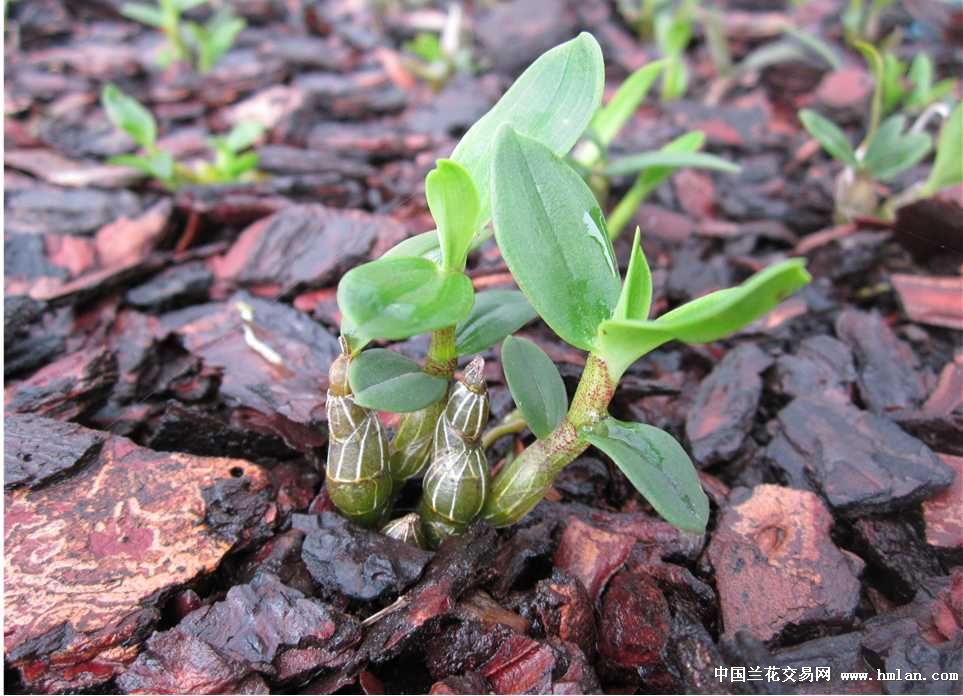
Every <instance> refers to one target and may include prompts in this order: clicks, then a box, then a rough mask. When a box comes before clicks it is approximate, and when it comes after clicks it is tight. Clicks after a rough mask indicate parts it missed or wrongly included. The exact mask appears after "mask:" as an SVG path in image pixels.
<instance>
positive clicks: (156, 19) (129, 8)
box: [120, 2, 164, 28]
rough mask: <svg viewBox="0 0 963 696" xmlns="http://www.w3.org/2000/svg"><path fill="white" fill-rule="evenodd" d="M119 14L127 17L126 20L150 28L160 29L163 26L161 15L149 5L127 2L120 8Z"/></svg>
mask: <svg viewBox="0 0 963 696" xmlns="http://www.w3.org/2000/svg"><path fill="white" fill-rule="evenodd" d="M120 13H121V14H122V15H123V16H124V17H127V19H133V20H134V21H135V22H140V23H141V24H146V25H148V26H151V27H157V28H161V27H163V26H164V15H163V13H162V12H161V11H160V10H158V9H157V8H156V7H152V6H151V5H144V4H142V3H139V2H127V3H124V4H123V5H122V6H121V8H120Z"/></svg>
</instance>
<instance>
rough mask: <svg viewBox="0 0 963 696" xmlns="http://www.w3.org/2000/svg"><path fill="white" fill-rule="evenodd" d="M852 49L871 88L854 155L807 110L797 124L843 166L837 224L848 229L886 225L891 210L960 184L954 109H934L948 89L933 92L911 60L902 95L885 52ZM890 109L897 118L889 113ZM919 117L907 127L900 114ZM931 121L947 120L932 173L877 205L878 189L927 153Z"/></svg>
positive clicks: (921, 62) (920, 64)
mask: <svg viewBox="0 0 963 696" xmlns="http://www.w3.org/2000/svg"><path fill="white" fill-rule="evenodd" d="M854 46H855V47H856V48H857V49H858V50H859V51H860V52H861V53H862V54H863V56H864V57H865V59H866V62H867V63H868V65H869V67H870V71H871V73H872V74H873V77H874V79H875V85H876V86H875V89H874V91H873V96H872V99H871V102H870V113H869V117H868V120H867V125H866V134H865V136H864V137H863V140H862V142H861V143H860V144H859V146H858V147H856V148H855V149H854V148H853V146H852V144H851V143H850V141H849V138H848V137H847V136H846V134H845V133H844V132H843V131H842V129H841V128H840V127H839V126H837V125H836V124H835V123H833V122H832V121H830V120H829V119H827V118H825V117H824V116H821V115H819V114H817V113H816V112H814V111H810V110H808V109H803V110H802V111H800V112H799V120H800V121H801V122H802V124H803V127H805V128H806V130H807V131H809V134H810V135H812V136H813V138H815V139H816V140H817V141H818V142H819V144H820V145H822V147H823V149H824V150H825V151H826V152H827V153H829V154H830V155H831V156H832V157H833V158H835V159H836V160H838V161H839V162H840V163H841V164H842V165H843V169H842V171H841V172H840V173H839V176H838V177H837V178H836V187H835V194H834V195H835V203H836V219H837V220H838V221H840V222H847V221H850V220H852V219H854V218H857V217H871V216H875V215H881V216H883V217H884V218H890V219H891V218H892V217H893V216H894V215H895V211H896V209H897V208H898V207H900V206H902V205H906V204H907V203H910V202H912V201H914V200H916V199H918V198H921V197H925V196H931V195H933V194H934V193H936V192H937V191H938V190H939V189H940V188H943V187H945V186H952V185H954V184H955V183H958V182H959V181H961V180H963V160H961V159H960V157H959V155H958V153H959V152H960V148H961V142H963V141H961V139H959V138H957V139H956V140H954V135H955V133H956V131H955V129H957V128H958V127H959V126H958V125H956V124H958V122H959V119H960V118H961V116H960V103H957V104H956V106H955V108H953V110H952V112H951V111H950V107H949V106H948V105H946V104H942V103H940V101H939V100H940V99H941V98H943V96H945V94H946V93H947V92H949V91H951V90H952V88H953V86H954V85H953V82H952V81H949V82H947V81H945V80H944V81H943V82H940V83H937V84H936V85H933V83H932V64H931V63H930V62H929V59H928V58H927V57H926V56H925V55H922V54H921V55H920V56H917V57H916V59H915V60H914V61H913V64H912V66H911V68H910V73H909V74H910V80H911V87H910V88H904V87H903V84H902V75H903V69H904V68H903V66H902V64H901V63H900V62H899V61H898V60H896V58H895V57H894V56H893V55H892V53H890V52H886V53H884V54H881V53H880V52H879V51H877V50H876V48H875V47H873V46H871V45H870V44H867V43H863V42H860V41H856V42H855V43H854ZM894 110H895V111H896V113H892V114H890V112H891V111H894ZM919 111H922V113H920V114H919V115H918V116H917V117H916V118H915V121H914V122H913V123H912V124H910V123H909V121H908V117H907V115H908V114H909V113H912V112H919ZM888 114H890V115H888ZM933 116H943V117H946V120H945V122H944V124H943V129H942V132H941V134H940V137H939V140H938V147H937V150H936V161H935V162H934V164H933V169H932V173H931V174H930V176H929V177H928V178H927V179H926V180H925V181H918V182H917V183H915V184H914V185H912V186H910V187H909V188H907V189H906V190H904V191H902V192H900V193H898V194H897V195H895V196H892V197H891V198H890V199H889V200H886V201H881V200H880V197H879V194H878V190H879V186H878V184H879V183H880V182H888V181H891V180H893V179H894V178H896V177H897V176H899V175H900V174H902V173H903V172H905V171H906V170H907V169H910V168H911V167H914V166H915V165H917V164H919V163H920V162H922V161H923V160H925V159H926V157H927V156H928V155H929V154H930V153H931V152H932V151H933V138H931V137H930V135H929V133H927V132H926V130H925V128H926V126H927V124H928V122H929V120H930V119H931V118H932V117H933ZM954 154H956V157H955V160H954ZM949 162H954V164H952V165H951V164H949ZM937 170H938V171H937Z"/></svg>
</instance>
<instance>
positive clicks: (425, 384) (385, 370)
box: [348, 348, 448, 413]
mask: <svg viewBox="0 0 963 696" xmlns="http://www.w3.org/2000/svg"><path fill="white" fill-rule="evenodd" d="M348 380H349V381H350V382H351V391H352V392H354V400H355V401H356V402H357V403H358V405H359V406H364V407H365V408H373V409H376V410H378V411H390V412H392V413H409V412H411V411H417V410H419V409H422V408H424V407H425V406H428V405H430V404H433V403H435V402H436V401H438V400H439V399H440V398H442V397H443V396H444V395H445V391H446V389H447V388H448V382H447V380H444V379H442V378H441V377H436V376H434V375H429V374H428V373H427V372H424V371H423V370H422V369H421V367H420V366H419V365H418V363H416V362H415V361H414V360H410V359H409V358H406V357H405V356H404V355H401V354H399V353H395V352H394V351H391V350H385V349H384V348H373V349H371V350H366V351H363V352H362V353H359V354H358V355H357V356H355V357H354V358H353V359H352V360H351V367H350V368H349V369H348Z"/></svg>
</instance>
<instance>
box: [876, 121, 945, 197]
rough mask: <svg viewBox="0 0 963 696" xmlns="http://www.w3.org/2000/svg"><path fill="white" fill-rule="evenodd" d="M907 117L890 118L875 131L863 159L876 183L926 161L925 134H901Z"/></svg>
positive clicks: (929, 142) (928, 141)
mask: <svg viewBox="0 0 963 696" xmlns="http://www.w3.org/2000/svg"><path fill="white" fill-rule="evenodd" d="M905 124H906V117H905V116H903V115H902V114H896V115H893V116H890V117H889V118H888V119H886V120H885V121H883V123H882V125H880V127H879V128H877V129H876V133H875V134H874V135H873V138H872V139H871V140H870V141H869V146H868V147H867V148H866V154H865V155H864V157H863V167H864V168H865V169H867V170H869V172H870V173H871V174H872V175H873V178H875V179H877V180H879V181H885V180H887V179H891V178H892V177H894V176H896V175H897V174H899V173H900V172H902V171H904V170H906V169H909V168H910V167H912V166H913V165H915V164H917V163H918V162H919V161H920V160H922V159H923V158H924V157H926V155H927V153H929V151H930V148H931V147H932V144H933V143H932V139H931V138H930V136H929V135H927V134H926V133H905V134H904V133H903V127H904V126H905Z"/></svg>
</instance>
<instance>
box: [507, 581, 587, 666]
mask: <svg viewBox="0 0 963 696" xmlns="http://www.w3.org/2000/svg"><path fill="white" fill-rule="evenodd" d="M594 606H595V603H594V602H593V601H592V598H590V597H589V595H588V592H587V591H586V590H585V586H584V585H583V584H582V582H581V581H580V580H578V578H576V577H574V576H572V575H569V574H568V573H566V572H564V571H562V570H559V569H558V568H554V569H553V570H552V577H551V578H547V579H545V580H539V581H538V584H537V585H535V591H534V593H532V595H531V596H530V597H529V598H527V599H526V600H524V603H523V605H522V607H521V612H522V614H523V615H524V616H525V617H526V618H528V619H529V620H531V622H532V628H533V630H534V631H535V632H536V635H539V634H541V635H549V636H558V637H559V638H560V639H561V640H563V641H568V642H570V643H575V644H576V645H578V646H579V648H581V650H582V652H583V653H585V654H586V655H589V656H591V655H594V653H595V637H596V633H595V610H594Z"/></svg>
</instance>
